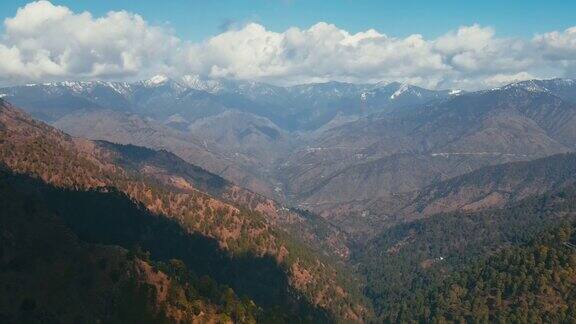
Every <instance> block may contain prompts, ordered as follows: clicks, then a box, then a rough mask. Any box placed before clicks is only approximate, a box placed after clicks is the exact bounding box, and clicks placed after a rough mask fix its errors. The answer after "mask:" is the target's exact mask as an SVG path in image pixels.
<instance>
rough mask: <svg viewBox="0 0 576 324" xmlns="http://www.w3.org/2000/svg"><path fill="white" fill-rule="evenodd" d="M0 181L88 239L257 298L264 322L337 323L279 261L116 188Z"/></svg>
mask: <svg viewBox="0 0 576 324" xmlns="http://www.w3.org/2000/svg"><path fill="white" fill-rule="evenodd" d="M0 181H2V182H8V187H12V188H19V190H21V191H24V192H26V193H28V194H30V195H31V196H34V197H36V198H39V199H40V200H41V201H42V202H43V203H44V204H45V205H46V206H48V207H49V209H50V210H51V211H52V212H53V213H54V214H57V215H59V216H60V217H61V218H62V219H63V220H64V221H65V223H66V224H67V226H69V228H70V229H71V230H72V232H73V233H74V234H75V235H77V236H78V237H79V238H80V239H81V240H83V241H85V242H88V243H95V244H106V245H119V246H121V247H124V248H126V249H131V250H144V251H147V252H149V254H150V259H151V260H153V261H169V260H171V259H180V260H182V261H184V263H185V264H186V265H187V267H188V268H189V269H190V270H192V271H193V272H194V273H195V274H196V275H198V276H203V275H208V276H210V277H212V278H214V279H215V280H216V281H217V282H219V283H221V284H226V285H228V286H230V287H231V288H233V289H234V291H235V292H236V293H237V294H238V295H239V296H246V297H248V298H250V299H252V300H254V301H255V302H256V303H257V304H258V305H259V306H261V307H262V308H264V310H265V311H266V312H265V315H264V316H266V317H265V318H264V319H262V320H264V321H266V322H290V323H293V322H314V323H318V322H332V321H333V319H332V318H331V317H330V316H329V315H328V313H327V312H326V311H324V310H322V309H318V308H316V307H314V306H312V305H310V304H309V303H308V302H307V301H306V298H302V297H303V296H300V295H298V293H297V292H295V291H294V290H293V289H292V288H290V285H289V282H288V278H287V277H286V274H285V272H284V271H283V269H281V268H280V266H279V265H278V264H277V262H276V260H275V259H273V258H271V257H258V256H255V255H251V254H245V255H242V256H232V255H230V254H229V253H227V252H226V251H223V250H222V249H221V248H220V247H219V246H218V243H217V242H216V240H214V239H212V238H209V237H205V236H202V235H199V234H195V233H188V232H186V231H185V230H184V229H183V228H182V227H181V226H180V225H179V224H178V223H177V222H176V221H174V220H171V219H169V218H167V217H165V216H162V215H156V214H152V213H150V212H149V211H148V210H147V209H146V208H145V207H144V206H142V205H140V204H137V203H135V202H134V201H132V200H131V199H130V198H129V197H127V196H126V195H125V194H123V193H121V192H118V191H117V190H115V189H114V188H101V189H100V190H93V191H73V190H66V189H61V188H56V187H53V186H50V185H47V184H45V183H43V182H41V181H39V180H36V179H32V178H30V177H28V176H24V175H13V174H11V173H9V172H5V171H0Z"/></svg>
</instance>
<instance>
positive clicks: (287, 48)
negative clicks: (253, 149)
mask: <svg viewBox="0 0 576 324" xmlns="http://www.w3.org/2000/svg"><path fill="white" fill-rule="evenodd" d="M0 15H1V16H2V20H3V24H2V26H1V28H0V33H1V34H2V35H1V38H0V83H1V84H17V83H24V82H38V81H54V80H68V79H78V80H94V79H105V80H135V79H141V78H147V77H150V76H152V75H154V74H158V73H161V74H166V75H169V76H172V77H181V76H183V75H185V74H200V75H202V76H204V77H207V78H232V79H244V80H255V81H263V82H269V83H273V84H280V85H283V84H296V83H306V82H324V81H329V80H338V81H348V82H378V81H402V82H409V83H413V84H417V85H421V86H425V87H429V88H462V89H478V88H486V87H493V86H498V85H501V84H504V83H507V82H512V81H515V80H522V79H529V78H550V77H576V73H575V72H576V28H573V26H576V2H573V1H555V0H549V1H531V0H525V1H493V0H487V1H462V0H460V1H455V0H442V1H433V2H432V1H411V0H403V1H382V0H381V1H372V0H365V1H361V0H356V1H352V0H331V1H319V0H308V1H301V0H245V1H240V0H220V1H216V0H215V1H206V0H203V1H194V0H187V1H185V0H170V1H146V0H92V1H88V0H74V1H71V0H70V1H64V0H63V1H57V0H53V1H51V2H49V1H37V2H29V1H21V0H10V1H2V2H0Z"/></svg>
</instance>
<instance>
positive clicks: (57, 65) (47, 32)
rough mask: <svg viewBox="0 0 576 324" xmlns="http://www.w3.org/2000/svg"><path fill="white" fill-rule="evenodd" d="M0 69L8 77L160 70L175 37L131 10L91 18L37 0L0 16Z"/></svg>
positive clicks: (167, 60)
mask: <svg viewBox="0 0 576 324" xmlns="http://www.w3.org/2000/svg"><path fill="white" fill-rule="evenodd" d="M4 25H5V35H4V41H3V44H2V45H0V53H1V57H0V58H1V60H0V72H2V73H3V74H4V77H6V74H7V75H8V77H9V78H12V79H14V80H25V79H32V80H36V79H42V78H99V77H104V78H105V77H126V76H130V75H137V74H139V73H140V72H141V71H142V70H143V69H147V68H153V69H164V68H166V66H168V65H169V64H171V62H170V58H171V54H172V53H171V51H172V50H173V49H175V48H177V47H178V46H179V43H180V41H179V40H178V39H177V38H175V37H173V36H172V35H171V34H170V32H168V31H167V30H165V29H163V28H160V27H155V26H150V25H149V24H147V23H146V21H145V20H144V19H143V18H142V17H140V16H138V15H135V14H131V13H128V12H125V11H119V12H110V13H108V14H107V15H106V16H104V17H100V18H94V17H92V15H91V14H90V13H88V12H83V13H79V14H75V13H73V12H72V11H70V10H69V9H68V8H66V7H62V6H55V5H53V4H51V3H50V2H48V1H38V2H33V3H30V4H28V5H26V6H25V7H23V8H20V9H19V10H18V12H17V13H16V15H15V16H14V17H12V18H8V19H6V20H5V21H4Z"/></svg>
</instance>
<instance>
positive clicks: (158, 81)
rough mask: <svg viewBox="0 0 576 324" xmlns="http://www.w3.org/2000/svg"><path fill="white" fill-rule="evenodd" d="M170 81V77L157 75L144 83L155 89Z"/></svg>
mask: <svg viewBox="0 0 576 324" xmlns="http://www.w3.org/2000/svg"><path fill="white" fill-rule="evenodd" d="M166 81H168V77H167V76H165V75H163V74H157V75H155V76H153V77H151V78H150V79H148V80H146V81H144V83H145V84H146V85H147V86H149V87H155V86H159V85H162V84H164V83H165V82H166Z"/></svg>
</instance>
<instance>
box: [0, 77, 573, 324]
mask: <svg viewBox="0 0 576 324" xmlns="http://www.w3.org/2000/svg"><path fill="white" fill-rule="evenodd" d="M184 80H187V83H184ZM192 81H194V82H192ZM572 84H573V83H572V82H569V80H560V79H555V80H544V81H531V82H519V83H514V84H511V85H507V86H504V87H501V88H498V89H492V90H486V91H478V92H454V91H432V90H425V89H423V88H418V87H412V86H408V85H406V84H396V83H390V84H373V85H354V84H344V83H326V84H312V85H306V86H295V87H287V88H282V87H274V86H270V85H266V84H258V83H253V82H252V83H243V82H235V81H230V80H209V81H207V80H201V79H199V78H192V77H189V78H185V79H183V80H180V81H178V82H177V81H175V80H171V79H168V78H160V77H158V78H154V79H151V80H148V81H141V82H136V83H114V82H63V83H52V84H38V85H27V86H22V87H11V88H3V89H0V92H1V93H3V94H4V95H3V99H2V108H1V110H0V133H1V135H2V136H1V137H0V152H1V160H0V161H1V163H2V165H3V172H4V173H3V174H2V176H1V177H0V180H2V181H3V183H5V186H8V187H16V188H20V189H18V191H17V195H19V196H17V197H15V198H13V199H15V200H16V201H20V200H25V199H29V198H25V197H34V198H33V199H35V200H37V201H38V202H39V205H38V206H40V207H38V208H40V209H39V210H40V211H41V212H40V213H39V215H50V216H49V218H41V219H40V220H38V222H40V223H41V222H52V223H54V222H56V223H58V224H61V225H58V226H60V227H61V228H62V235H64V233H69V235H72V236H71V237H70V238H69V239H68V240H72V241H70V242H74V243H66V244H75V245H80V246H83V247H82V248H81V249H80V250H77V252H75V253H80V255H81V256H82V258H88V259H89V260H91V259H93V258H94V257H93V256H91V255H92V254H93V253H97V254H98V255H101V253H104V254H105V255H106V256H105V257H104V258H105V259H106V258H113V259H115V260H121V261H115V262H120V263H117V264H116V265H115V266H114V267H124V268H123V269H125V270H124V271H127V273H130V275H129V276H128V277H125V278H124V277H123V279H121V281H119V282H118V281H115V282H107V281H106V282H100V283H98V285H108V286H110V287H116V285H121V287H122V288H114V289H120V290H118V291H122V294H137V295H139V296H146V294H150V292H148V293H144V295H142V294H143V291H142V289H148V290H149V291H155V294H160V295H158V296H160V297H158V298H159V299H157V300H152V299H150V297H142V298H143V299H142V300H143V303H142V304H141V305H138V306H137V307H139V308H140V309H144V310H145V311H144V313H142V314H148V315H146V316H149V318H150V321H152V322H157V321H159V319H160V318H163V320H166V321H169V322H170V321H175V320H181V321H192V322H194V321H200V322H201V321H204V320H208V318H219V319H220V320H222V321H223V322H226V321H228V320H230V321H233V322H245V323H250V322H269V321H270V322H280V323H282V322H286V323H288V322H294V321H296V322H381V321H384V322H404V321H424V322H429V321H439V320H440V319H441V318H443V319H444V320H449V321H457V320H461V319H463V318H464V319H465V320H476V319H479V318H481V319H484V320H488V321H494V320H496V319H502V318H508V319H509V318H516V319H519V318H523V317H522V316H524V315H523V314H521V313H519V312H518V309H523V308H526V307H527V306H526V305H524V304H518V305H517V306H515V307H514V308H513V309H511V308H506V307H504V306H502V305H503V304H502V302H500V303H501V304H493V303H491V300H492V299H493V298H496V297H495V295H494V293H493V292H492V290H488V291H487V292H486V291H484V292H482V293H481V295H478V294H480V293H479V292H478V293H476V292H475V293H474V294H472V293H470V292H466V291H465V290H464V291H463V292H459V296H460V297H459V298H464V299H462V300H459V301H458V302H461V303H463V304H464V306H454V301H452V302H451V303H452V304H446V301H445V300H446V298H452V297H450V296H452V295H450V294H453V293H454V292H453V291H452V290H451V289H454V288H453V287H454V285H456V284H457V285H460V286H462V285H465V283H464V282H462V281H461V280H474V279H462V278H474V276H478V275H479V274H478V271H488V270H483V269H485V268H486V267H492V268H494V267H497V268H498V267H501V266H500V265H499V263H498V262H508V263H510V262H512V261H511V260H510V254H509V253H512V252H509V251H514V249H519V250H518V251H520V252H518V253H535V252H533V251H535V250H534V249H535V247H533V244H536V243H534V242H540V241H538V240H541V239H542V237H544V239H545V240H549V239H550V237H551V236H550V235H556V234H547V233H557V232H555V231H560V232H561V233H571V231H572V227H571V226H573V224H574V222H575V221H576V218H575V216H574V215H576V214H575V211H576V210H575V209H574V206H573V201H574V199H573V197H572V196H573V191H574V186H575V185H576V157H575V156H576V155H575V154H576V153H573V152H574V149H575V146H576V133H575V129H576V127H575V126H576V104H574V103H572V100H573V98H574V97H573V96H571V95H572V94H573V93H576V85H575V86H574V87H573V88H570V87H571V86H572ZM569 86H570V87H569ZM71 98H73V99H71ZM400 98H402V100H400ZM378 100H381V101H378ZM395 100H398V102H396V101H395ZM272 103H273V104H272ZM20 105H21V106H20ZM274 105H276V106H274ZM264 107H266V109H264ZM357 108H358V109H357ZM360 108H361V109H360ZM20 109H22V110H23V111H25V112H23V111H21V110H20ZM355 109H356V110H355ZM28 114H30V115H28ZM34 118H37V119H39V120H41V121H37V120H35V119H34ZM68 134H70V135H68ZM5 191H6V190H5ZM15 194H16V193H15ZM5 195H8V196H9V195H10V194H9V193H7V192H6V193H5ZM4 203H5V204H9V200H5V202H4ZM7 206H8V205H7ZM10 206H12V207H10V208H13V209H14V210H17V213H26V211H25V208H24V207H22V206H21V205H10ZM115 215H116V216H115ZM39 217H40V216H39ZM41 217H44V216H41ZM9 220H10V219H6V221H9ZM52 223H50V224H52ZM54 224H55V223H54ZM50 226H52V225H50ZM54 226H55V225H54ZM60 227H59V228H60ZM59 231H60V230H59ZM67 235H68V234H67ZM562 235H564V234H562ZM566 235H568V236H566ZM566 235H564V236H562V239H561V240H563V241H560V243H558V241H546V242H550V243H546V244H553V247H551V248H553V249H556V250H557V252H556V253H560V254H562V253H564V254H562V255H565V253H567V251H568V250H566V249H565V248H564V246H565V245H562V244H563V243H562V242H571V241H570V240H572V238H570V237H571V236H570V235H571V234H566ZM554 242H555V243H554ZM11 244H14V247H16V246H18V244H20V243H18V242H17V241H14V242H13V243H11ZM90 246H98V249H103V252H94V248H93V247H90ZM57 248H58V249H59V247H57ZM86 249H87V250H86ZM22 251H23V250H22ZM89 251H90V252H89ZM106 251H108V252H106ZM14 253H15V252H14ZM22 253H24V252H22ZM563 258H569V256H566V255H565V256H563ZM570 260H571V259H562V261H561V263H560V264H559V265H556V264H553V265H551V266H552V267H554V270H546V271H562V272H563V273H567V274H565V275H564V274H562V275H560V274H559V275H560V276H568V277H569V276H570V275H569V274H568V273H570V271H572V269H574V267H575V266H576V264H573V262H572V261H570ZM4 262H12V261H8V259H5V261H4ZM87 262H93V261H87ZM102 262H104V261H102ZM514 262H516V261H514ZM46 266H47V267H58V266H59V265H56V264H48V265H46ZM502 266H504V265H502ZM546 266H548V265H546ZM126 267H127V268H126ZM558 267H561V269H562V270H559V269H560V268H558ZM492 268H490V269H492ZM50 269H52V268H50ZM146 269H148V270H146ZM149 269H154V270H152V271H153V272H154V273H157V274H158V275H157V276H159V277H157V278H155V277H153V276H152V277H150V275H149V272H150V271H151V270H149ZM246 269H251V270H252V271H246ZM498 269H500V268H498ZM547 269H548V268H547ZM550 269H552V268H550ZM22 271H23V270H22ZM26 271H28V270H26ZM49 271H53V270H49ZM103 271H104V272H103V273H101V272H94V273H91V274H90V276H91V277H94V276H96V277H98V278H100V276H102V275H106V270H103ZM143 271H144V272H143ZM182 271H184V272H182ZM490 271H493V270H490ZM538 271H540V270H538ZM541 271H544V270H541ZM182 273H186V275H185V276H184V277H183V276H182ZM0 275H4V276H12V275H14V273H13V272H10V271H8V272H3V273H2V274H0ZM21 275H24V276H29V277H26V278H32V277H33V276H34V274H33V272H27V273H26V274H23V273H21ZM143 275H144V277H142V276H143ZM533 275H535V276H536V275H538V273H534V274H533ZM462 276H466V277H462ZM568 277H567V278H568ZM159 278H160V279H159ZM206 278H208V279H206ZM491 278H492V277H491ZM570 278H571V277H570ZM98 280H100V279H98ZM158 280H160V281H158ZM490 280H497V279H490ZM566 280H572V279H566ZM152 281H153V282H152ZM31 284H32V283H31ZM207 284H210V285H213V286H214V287H215V288H213V290H211V291H210V292H208V291H207V290H206V289H208V288H206V286H205V285H207ZM150 285H152V286H150ZM162 285H164V286H162ZM166 285H168V286H169V287H171V288H169V289H170V291H174V293H176V291H180V293H179V294H181V297H179V298H181V299H180V300H179V301H177V300H176V299H173V298H176V297H169V298H168V297H162V296H163V295H162V291H163V290H164V289H168V288H165V287H166ZM29 287H32V286H21V287H20V288H18V289H20V290H21V291H22V292H23V294H26V293H25V292H26V291H27V289H31V288H29ZM119 287H120V286H119ZM125 287H131V288H129V289H128V288H125ZM145 287H153V288H145ZM163 287H164V288H163ZM270 287H274V288H273V289H272V288H270ZM406 287H412V289H410V290H407V289H406ZM70 289H72V288H70ZM110 289H112V288H110ZM126 289H128V290H126ZM150 289H152V290H150ZM211 289H212V288H211ZM478 289H483V288H478ZM507 289H508V288H507ZM523 289H524V290H522V291H518V290H513V291H512V292H510V291H508V290H506V291H502V292H500V293H499V294H500V295H499V296H500V297H499V298H507V302H506V304H510V303H518V302H517V298H531V299H530V300H536V299H534V298H536V297H534V296H536V295H539V294H551V292H550V290H547V291H548V292H546V291H544V292H543V291H542V290H539V291H535V290H534V289H536V288H534V287H532V286H527V287H526V288H523ZM538 289H542V288H538ZM547 289H548V288H547ZM558 289H564V290H563V291H565V292H564V293H563V294H564V295H563V296H566V294H568V295H570V294H571V290H569V288H567V287H565V286H562V288H558ZM566 289H568V290H566ZM189 291H190V292H189ZM475 291H476V290H475ZM94 294H95V296H96V295H98V294H99V293H96V292H94ZM518 294H522V296H530V297H518V296H519V295H518ZM98 296H99V295H98ZM122 296H124V295H122ZM215 296H226V297H215ZM30 298H33V300H34V302H35V303H37V302H38V300H39V299H40V297H29V298H28V299H26V300H23V301H22V303H24V302H25V301H26V303H28V302H29V301H30ZM98 298H101V297H98ZM113 298H120V299H122V298H124V297H113ZM438 298H442V301H440V300H439V299H438ZM465 298H473V299H474V300H482V303H484V304H482V305H483V306H482V308H474V307H475V306H474V307H472V308H467V307H468V306H466V305H468V303H470V301H468V300H466V299H465ZM550 298H552V297H550ZM557 298H559V297H557ZM562 298H565V299H563V301H562V305H564V306H562V307H564V308H563V309H570V307H571V306H570V305H572V304H571V303H573V302H574V299H573V298H569V297H562ZM120 299H118V300H120ZM223 299H226V302H224V303H223V302H222V300H223ZM113 300H116V299H113ZM78 303H85V304H84V305H85V306H82V307H88V308H89V309H90V312H89V313H87V314H88V315H86V316H89V317H90V318H100V319H125V318H127V317H125V316H132V315H129V314H128V313H123V312H125V311H126V310H125V307H126V306H124V305H122V304H121V303H115V304H113V305H112V306H110V307H111V308H105V309H104V308H101V307H100V306H98V305H99V304H98V303H96V302H94V301H89V300H78ZM50 305H51V304H42V305H41V306H38V307H39V308H37V309H36V311H34V310H31V311H29V312H27V313H26V314H24V313H20V314H19V315H17V314H15V313H11V312H10V311H8V310H7V309H4V310H3V311H0V313H1V314H0V315H2V316H5V317H6V316H8V317H7V318H15V317H13V316H27V317H29V318H35V317H38V316H44V315H40V313H39V309H44V308H43V307H47V309H50V308H51V307H52V306H50ZM134 307H136V306H134ZM453 307H459V308H458V309H462V310H463V311H462V312H461V313H458V314H457V315H455V313H454V311H450V310H451V309H453ZM478 307H480V306H478ZM539 307H540V308H542V309H548V308H549V306H548V305H546V306H542V305H541V306H539ZM540 308H538V309H540ZM408 309H413V311H408ZM198 310H201V311H200V313H198ZM142 314H141V315H142ZM50 316H56V317H58V316H60V318H62V319H64V318H68V317H69V316H75V315H73V314H66V315H50ZM62 316H64V317H62ZM142 316H143V315H142ZM529 316H531V318H534V319H536V318H539V319H544V318H546V319H549V320H552V319H559V318H567V316H568V317H569V316H572V315H570V313H569V312H566V311H561V312H560V311H558V312H556V313H550V312H546V311H542V312H533V313H530V314H529ZM558 316H559V317H558ZM216 321H218V320H216Z"/></svg>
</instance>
